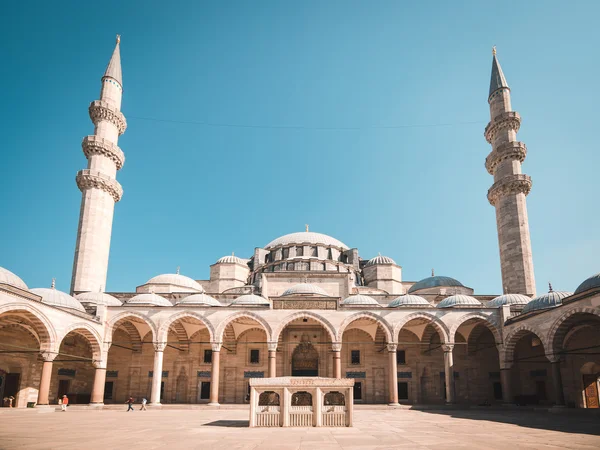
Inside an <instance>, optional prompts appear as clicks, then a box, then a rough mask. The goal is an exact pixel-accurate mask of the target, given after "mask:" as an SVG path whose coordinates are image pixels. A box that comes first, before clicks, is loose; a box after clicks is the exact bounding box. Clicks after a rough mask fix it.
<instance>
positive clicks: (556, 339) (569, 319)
mask: <svg viewBox="0 0 600 450" xmlns="http://www.w3.org/2000/svg"><path fill="white" fill-rule="evenodd" d="M584 314H591V315H592V316H594V317H596V318H597V319H599V320H600V309H597V308H586V307H579V308H573V309H571V310H570V311H567V312H566V313H564V314H563V315H561V316H560V317H559V318H558V319H556V320H555V321H554V323H553V324H552V326H551V327H550V330H549V331H548V334H547V340H546V342H544V349H545V350H546V352H547V353H549V354H553V355H557V354H558V353H559V352H560V351H562V350H563V348H562V347H563V344H564V338H565V337H566V335H567V332H568V331H569V329H570V328H571V327H572V326H573V325H574V321H573V316H576V315H584Z"/></svg>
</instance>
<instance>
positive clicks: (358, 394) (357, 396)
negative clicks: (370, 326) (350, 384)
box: [352, 381, 362, 400]
mask: <svg viewBox="0 0 600 450" xmlns="http://www.w3.org/2000/svg"><path fill="white" fill-rule="evenodd" d="M352 391H353V394H354V400H362V382H360V381H357V382H355V383H354V388H353V389H352Z"/></svg>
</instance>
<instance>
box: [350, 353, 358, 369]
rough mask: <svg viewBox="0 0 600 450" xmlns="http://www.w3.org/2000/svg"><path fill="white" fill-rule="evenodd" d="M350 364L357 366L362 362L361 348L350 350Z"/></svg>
mask: <svg viewBox="0 0 600 450" xmlns="http://www.w3.org/2000/svg"><path fill="white" fill-rule="evenodd" d="M350 364H352V365H355V366H357V365H359V364H360V350H351V351H350Z"/></svg>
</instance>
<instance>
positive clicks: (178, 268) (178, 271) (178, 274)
mask: <svg viewBox="0 0 600 450" xmlns="http://www.w3.org/2000/svg"><path fill="white" fill-rule="evenodd" d="M175 273H177V275H179V266H177V271H176V272H175Z"/></svg>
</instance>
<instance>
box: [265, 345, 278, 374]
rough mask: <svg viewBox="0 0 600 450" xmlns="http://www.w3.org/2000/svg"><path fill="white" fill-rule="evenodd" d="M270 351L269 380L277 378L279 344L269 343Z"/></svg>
mask: <svg viewBox="0 0 600 450" xmlns="http://www.w3.org/2000/svg"><path fill="white" fill-rule="evenodd" d="M267 348H268V349H269V378H275V377H276V376H277V342H267Z"/></svg>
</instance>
